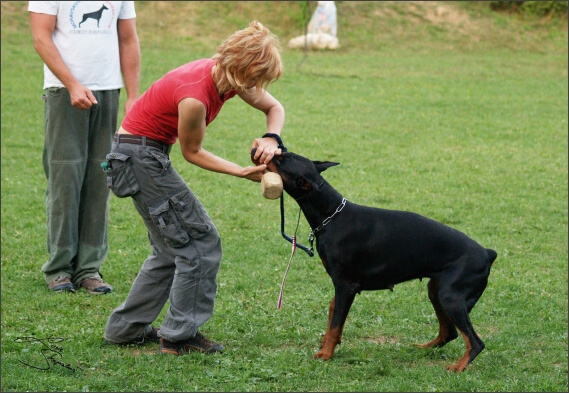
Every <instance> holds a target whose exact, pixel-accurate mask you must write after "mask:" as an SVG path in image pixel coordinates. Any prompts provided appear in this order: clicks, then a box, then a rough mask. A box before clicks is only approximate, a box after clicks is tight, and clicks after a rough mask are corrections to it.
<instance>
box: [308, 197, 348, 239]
mask: <svg viewBox="0 0 569 393" xmlns="http://www.w3.org/2000/svg"><path fill="white" fill-rule="evenodd" d="M344 206H346V198H342V202H341V203H340V206H338V207H337V208H336V211H335V212H334V214H332V215H331V216H330V217H328V218H326V219H324V221H322V224H320V225H319V226H318V228H316V229H312V228H310V235H308V242H309V243H310V249H311V250H312V245H313V243H314V234H316V232H320V231H321V230H322V228H324V226H326V225H327V224H328V223H329V222H330V221H332V219H333V218H334V216H335V215H336V214H338V213H340V212H341V211H342V209H343V208H344Z"/></svg>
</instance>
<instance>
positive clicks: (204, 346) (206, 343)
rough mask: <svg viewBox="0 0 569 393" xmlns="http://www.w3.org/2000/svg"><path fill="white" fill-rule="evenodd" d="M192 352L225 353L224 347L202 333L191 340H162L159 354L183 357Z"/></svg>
mask: <svg viewBox="0 0 569 393" xmlns="http://www.w3.org/2000/svg"><path fill="white" fill-rule="evenodd" d="M190 352H201V353H205V354H208V355H209V354H214V353H223V345H221V344H217V343H214V342H213V341H210V340H208V339H207V338H205V337H204V336H203V335H202V334H201V333H197V334H196V336H195V337H193V338H190V339H189V340H183V341H177V342H172V341H168V340H164V339H163V338H161V339H160V347H159V348H158V353H159V354H160V355H166V354H169V355H176V356H182V355H186V354H188V353H190Z"/></svg>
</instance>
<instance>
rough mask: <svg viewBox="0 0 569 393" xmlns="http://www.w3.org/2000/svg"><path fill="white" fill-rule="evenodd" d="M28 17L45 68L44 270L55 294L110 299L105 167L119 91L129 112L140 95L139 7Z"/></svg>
mask: <svg viewBox="0 0 569 393" xmlns="http://www.w3.org/2000/svg"><path fill="white" fill-rule="evenodd" d="M28 11H30V21H31V27H32V35H33V39H34V48H35V50H36V51H37V53H38V54H39V55H40V57H41V59H42V60H43V62H44V85H43V88H44V95H43V100H44V101H45V112H44V113H45V122H44V123H45V142H44V149H43V166H44V171H45V175H46V178H47V190H46V213H47V244H48V252H49V260H48V261H47V262H46V263H45V264H44V265H43V266H42V269H41V270H42V272H43V273H44V274H45V279H46V282H47V285H48V288H49V289H50V290H52V291H54V292H75V288H76V287H84V288H85V289H86V290H87V291H88V292H89V293H91V294H94V295H97V294H104V293H109V292H111V291H112V287H111V286H110V285H109V284H108V283H106V282H104V281H103V279H102V276H101V274H100V272H99V269H100V267H101V265H102V264H103V262H104V261H105V259H106V257H107V253H108V240H107V222H108V215H109V197H110V195H109V189H108V187H107V185H106V175H105V173H104V171H103V170H102V168H101V166H100V164H101V163H102V162H103V161H104V160H105V156H106V154H107V153H108V152H109V151H110V149H111V143H112V138H113V134H114V132H115V131H116V129H117V120H118V110H119V94H120V89H121V88H123V87H125V88H126V94H127V97H126V104H125V107H124V110H125V112H128V110H129V109H130V107H131V106H132V104H133V103H134V101H135V100H136V98H137V97H138V94H139V91H138V90H139V81H140V46H139V41H138V35H137V32H136V13H135V9H134V1H30V2H29V6H28ZM121 73H122V78H121ZM123 80H124V84H123Z"/></svg>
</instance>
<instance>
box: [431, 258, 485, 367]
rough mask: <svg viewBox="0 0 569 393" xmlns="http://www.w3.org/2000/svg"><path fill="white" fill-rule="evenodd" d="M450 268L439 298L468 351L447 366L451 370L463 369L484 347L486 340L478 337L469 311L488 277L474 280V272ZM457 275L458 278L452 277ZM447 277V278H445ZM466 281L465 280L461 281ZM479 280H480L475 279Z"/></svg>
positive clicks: (442, 280) (480, 293) (443, 280)
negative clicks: (454, 362) (482, 279)
mask: <svg viewBox="0 0 569 393" xmlns="http://www.w3.org/2000/svg"><path fill="white" fill-rule="evenodd" d="M450 270H452V269H449V270H447V271H446V272H445V274H444V276H443V277H442V278H441V283H440V286H439V299H440V302H441V308H442V310H443V312H444V313H445V314H446V315H448V317H449V318H450V320H451V321H452V322H453V324H454V325H455V326H456V328H457V329H458V330H459V331H460V334H461V335H462V338H463V339H464V343H465V346H466V351H465V353H464V356H463V357H462V358H461V359H460V360H459V361H458V362H457V363H456V364H453V365H452V366H449V367H447V370H449V371H463V370H464V369H465V368H466V366H468V365H469V364H470V363H471V362H472V361H473V360H474V358H475V357H476V356H477V355H478V354H479V353H480V352H482V350H483V349H484V347H485V346H484V342H483V341H482V340H481V339H480V337H478V335H477V334H476V332H475V331H474V327H473V326H472V322H471V321H470V317H469V316H468V313H469V312H470V310H471V309H472V307H473V306H474V303H475V301H476V300H478V298H479V297H480V296H481V295H482V292H483V291H484V288H485V284H486V277H484V282H473V281H472V278H473V275H472V274H471V273H472V272H465V271H462V272H461V273H462V275H460V274H456V273H457V272H456V271H455V272H454V273H453V272H451V271H450ZM451 277H456V279H450V278H451ZM445 278H446V279H447V280H445ZM461 281H465V282H461ZM475 281H478V280H475ZM473 287H474V288H475V289H474V290H472V291H468V292H466V293H464V292H457V291H456V288H473Z"/></svg>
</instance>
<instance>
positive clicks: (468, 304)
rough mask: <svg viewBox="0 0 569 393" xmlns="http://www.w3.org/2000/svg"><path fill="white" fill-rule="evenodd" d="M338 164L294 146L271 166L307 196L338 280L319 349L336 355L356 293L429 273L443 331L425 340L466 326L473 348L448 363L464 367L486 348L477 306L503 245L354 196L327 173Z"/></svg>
mask: <svg viewBox="0 0 569 393" xmlns="http://www.w3.org/2000/svg"><path fill="white" fill-rule="evenodd" d="M253 154H254V153H253ZM251 157H253V156H251ZM334 165H338V163H335V162H328V161H325V162H321V161H311V160H309V159H308V158H306V157H303V156H300V155H298V154H294V153H291V152H286V153H283V154H282V155H279V156H275V157H274V158H273V159H272V160H271V162H270V163H269V165H268V167H267V169H268V170H270V171H272V172H276V173H278V174H279V175H280V176H281V178H282V180H283V186H284V190H285V191H286V193H287V194H289V195H290V196H291V197H292V198H294V199H295V200H296V202H297V203H298V204H299V206H300V208H301V210H302V212H303V213H304V215H305V217H306V219H307V221H308V223H309V224H310V227H311V228H312V233H311V235H313V236H314V237H315V238H316V249H317V251H318V254H319V256H320V258H321V260H322V263H323V264H324V267H325V268H326V271H327V272H328V274H329V275H330V277H331V278H332V282H333V284H334V288H335V296H334V298H333V299H332V301H331V303H330V312H329V316H328V329H327V331H326V334H325V335H324V338H323V340H322V344H321V347H320V350H319V351H318V352H317V353H316V354H315V355H314V357H315V358H321V359H324V360H328V359H330V358H331V357H332V356H333V354H334V349H335V347H336V345H337V344H339V343H340V342H341V339H342V331H343V329H344V323H345V321H346V317H347V316H348V312H349V310H350V307H351V305H352V302H353V301H354V298H355V296H356V294H358V293H360V292H361V291H366V290H368V291H371V290H380V289H391V290H392V289H393V286H394V285H396V284H399V283H401V282H404V281H409V280H412V279H422V278H423V277H429V278H430V280H429V283H428V285H427V288H428V293H429V299H430V301H431V303H432V304H433V307H434V308H435V313H436V316H437V318H438V321H439V333H438V336H437V337H436V338H435V339H434V340H432V341H430V342H428V343H426V344H421V345H419V347H423V348H427V347H442V346H443V345H445V344H446V343H448V342H449V341H451V340H454V339H455V338H457V337H458V333H457V329H458V331H459V332H460V334H461V335H462V337H463V338H464V341H465V344H466V353H465V354H464V356H463V357H462V358H461V359H460V360H459V361H458V362H457V363H456V364H454V365H452V366H449V367H447V369H448V370H453V371H463V370H464V369H465V368H466V366H468V364H469V363H470V362H472V361H473V360H474V358H475V357H476V356H477V355H478V354H479V353H480V352H481V351H482V350H483V349H484V342H483V341H482V340H481V339H480V338H479V337H478V335H477V334H476V332H475V331H474V328H473V326H472V323H471V321H470V318H469V313H470V311H471V310H472V308H473V307H474V305H475V304H476V302H477V301H478V299H479V298H480V296H481V295H482V293H483V292H484V289H485V288H486V285H487V283H488V276H489V274H490V268H491V266H492V264H493V263H494V260H495V259H496V257H497V253H496V251H494V250H492V249H488V248H484V247H482V246H481V245H480V244H478V243H477V242H476V241H474V240H472V239H471V238H469V237H468V236H466V235H465V234H464V233H462V232H459V231H458V230H456V229H453V228H450V227H448V226H446V225H444V224H442V223H440V222H437V221H434V220H432V219H429V218H426V217H423V216H421V215H419V214H416V213H412V212H405V211H395V210H386V209H380V208H374V207H368V206H362V205H357V204H355V203H351V202H349V201H346V199H345V198H343V197H342V195H341V194H340V193H339V192H338V191H336V190H335V189H334V188H333V187H332V186H331V185H330V184H329V183H328V182H327V181H326V180H325V179H324V178H323V177H322V176H321V172H322V171H324V170H326V169H327V168H329V167H331V166H334Z"/></svg>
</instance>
